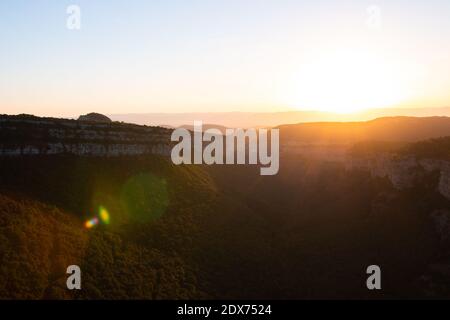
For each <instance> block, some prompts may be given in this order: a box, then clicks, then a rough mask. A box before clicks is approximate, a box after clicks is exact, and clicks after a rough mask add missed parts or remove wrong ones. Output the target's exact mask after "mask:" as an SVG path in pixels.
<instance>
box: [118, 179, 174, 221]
mask: <svg viewBox="0 0 450 320" xmlns="http://www.w3.org/2000/svg"><path fill="white" fill-rule="evenodd" d="M121 204H122V207H123V209H124V211H125V213H126V214H127V215H128V218H129V220H130V221H137V222H149V221H152V220H155V219H158V218H159V217H161V216H162V215H163V214H164V212H165V211H166V209H167V206H168V204H169V194H168V191H167V183H166V180H165V179H164V178H160V177H157V176H155V175H153V174H151V173H141V174H138V175H135V176H133V177H131V178H130V179H129V180H128V181H127V182H126V183H125V185H124V187H123V189H122V193H121Z"/></svg>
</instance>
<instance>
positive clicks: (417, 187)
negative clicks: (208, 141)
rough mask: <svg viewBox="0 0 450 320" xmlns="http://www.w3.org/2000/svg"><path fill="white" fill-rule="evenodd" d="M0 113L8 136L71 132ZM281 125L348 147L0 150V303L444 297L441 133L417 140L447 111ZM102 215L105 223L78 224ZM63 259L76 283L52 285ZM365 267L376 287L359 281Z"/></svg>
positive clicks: (446, 242)
mask: <svg viewBox="0 0 450 320" xmlns="http://www.w3.org/2000/svg"><path fill="white" fill-rule="evenodd" d="M1 119H3V120H4V121H3V122H2V121H0V129H1V128H2V126H3V127H6V128H8V130H12V127H15V128H16V129H15V133H16V134H17V136H18V137H19V138H18V139H19V140H17V141H19V142H20V143H22V144H26V143H27V141H28V140H29V139H30V137H33V136H34V134H30V132H34V133H36V134H37V137H38V138H39V139H38V140H39V141H40V142H43V141H44V142H45V141H46V140H43V139H44V138H45V137H48V136H46V135H45V134H44V133H48V132H49V130H50V129H52V130H53V129H58V130H61V129H64V130H62V133H63V134H60V135H59V137H60V139H61V141H62V142H61V143H64V144H65V143H69V142H70V143H72V142H73V138H72V140H71V139H69V138H68V136H67V134H69V133H70V132H72V133H73V131H71V130H72V129H71V130H69V129H67V128H66V122H65V120H62V123H64V125H61V123H60V122H59V121H57V120H55V119H51V120H49V119H47V120H48V121H49V123H47V124H46V125H44V124H42V123H40V122H39V123H36V120H37V119H35V118H31V124H30V123H28V122H27V121H28V120H29V119H26V118H21V119H19V120H20V121H19V120H17V119H16V120H17V121H16V122H14V121H11V119H6V120H5V118H0V120H1ZM13 120H14V119H13ZM41 120H42V119H41ZM41 120H39V119H38V121H41ZM47 120H46V121H47ZM73 121H74V120H70V121H68V122H67V124H69V126H70V125H72V126H73V127H74V129H73V130H74V132H75V133H77V135H75V137H77V136H78V137H79V136H81V137H83V139H88V140H89V139H90V137H91V136H90V135H87V137H84V136H83V134H87V131H84V130H89V131H92V132H91V133H92V134H93V135H94V136H97V133H99V132H104V130H106V132H108V135H113V136H114V133H113V132H115V131H117V132H119V133H120V134H118V135H117V136H118V138H117V137H116V138H114V139H118V140H117V141H125V138H130V139H131V141H129V143H131V144H133V143H137V142H136V141H134V140H133V139H134V137H135V138H136V140H139V141H140V139H143V137H142V136H141V135H140V132H141V130H148V131H146V132H147V135H149V137H146V139H149V141H151V140H152V139H153V138H152V135H155V137H159V134H160V128H148V127H143V128H139V127H135V126H130V127H128V126H127V125H126V124H115V123H112V124H107V125H105V124H96V126H97V125H105V126H106V127H103V128H102V129H100V128H98V127H95V128H93V127H88V128H87V129H86V128H85V129H83V128H81V127H78V126H79V125H80V124H79V123H78V122H76V121H75V122H73ZM27 123H28V124H27ZM13 124H14V125H13ZM30 130H31V131H30ZM280 130H281V134H282V136H281V138H282V139H285V138H290V139H292V141H295V140H296V139H297V140H299V143H302V141H303V142H305V143H304V149H305V150H306V151H307V152H310V151H311V150H313V149H314V148H315V146H314V144H315V143H316V142H318V143H320V142H321V141H327V142H328V143H330V142H333V143H334V142H336V141H337V142H345V143H347V144H348V148H349V150H352V148H356V150H353V153H349V154H348V157H347V158H345V159H344V160H343V161H331V160H333V159H331V158H330V157H325V158H324V159H325V160H326V161H318V160H317V159H312V158H308V157H305V156H304V155H298V154H295V153H282V154H281V158H280V171H279V173H278V174H277V175H275V176H260V174H259V168H258V167H256V166H251V165H212V166H206V165H181V166H175V165H174V164H173V163H172V162H171V160H170V158H169V157H167V155H164V154H162V155H160V154H124V155H119V156H104V155H98V154H89V156H86V155H85V154H79V153H76V152H72V153H69V152H67V153H60V154H49V153H40V154H30V155H25V154H16V155H15V156H14V157H11V156H5V155H4V154H3V155H0V240H1V241H0V298H2V299H11V298H18V299H119V298H125V299H312V298H322V299H326V298H334V299H375V298H382V299H395V298H449V297H450V259H449V257H450V256H449V252H450V237H449V236H448V235H449V234H450V223H449V221H450V166H448V145H449V144H448V138H439V139H438V138H435V139H432V140H424V141H417V142H416V139H420V140H421V139H422V138H424V137H437V136H440V135H444V134H446V132H447V131H446V130H448V119H447V118H440V117H438V118H385V119H377V120H374V121H368V122H359V123H348V124H342V123H331V124H330V123H328V124H327V123H322V124H318V123H315V124H297V125H292V126H291V125H289V126H281V127H280ZM51 132H53V131H51ZM58 132H60V131H58ZM164 132H167V131H164ZM169 132H170V131H169ZM60 133H61V132H60ZM395 134H398V138H396V136H395ZM134 135H136V136H134ZM4 137H8V139H10V138H11V139H12V137H11V135H3V136H2V135H0V138H1V139H2V140H1V141H0V143H5V140H6V143H11V141H9V140H8V139H4ZM166 137H167V135H166ZM50 138H51V139H53V140H52V141H53V142H56V143H57V142H58V141H57V139H58V136H55V135H53V136H50ZM368 138H370V139H374V138H380V139H388V140H390V142H381V141H379V139H378V141H377V142H376V143H374V142H364V141H362V140H364V139H368ZM158 139H159V138H158ZM302 139H303V140H302ZM396 139H399V140H402V141H403V142H401V143H396V142H395V141H393V140H396ZM96 140H97V139H96ZM17 141H16V142H17ZM33 141H34V140H32V142H33ZM114 141H115V143H116V142H117V141H116V140H114ZM358 141H361V142H358ZM411 141H413V142H411ZM91 142H93V141H90V142H89V143H91ZM107 142H108V140H107V139H106V140H104V139H103V138H102V139H100V140H99V141H97V142H96V143H99V144H101V145H108V143H107ZM73 143H79V144H81V145H84V144H85V143H86V141H85V140H82V141H77V140H75V142H73ZM324 145H327V144H326V143H324ZM368 151H369V152H368ZM105 210H106V212H107V213H108V217H109V219H108V220H107V222H105V221H106V220H105V221H104V220H101V222H100V223H98V224H97V225H94V226H93V227H87V226H86V221H89V220H92V218H94V217H97V216H98V215H100V213H101V212H103V213H104V212H105ZM71 264H76V265H79V266H80V268H81V270H82V288H83V290H81V291H68V290H66V288H65V280H66V278H67V274H66V268H67V266H68V265H71ZM373 264H376V265H379V266H380V267H381V269H382V288H383V290H381V291H370V290H367V287H366V279H367V274H366V269H367V266H369V265H373Z"/></svg>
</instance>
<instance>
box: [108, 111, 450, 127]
mask: <svg viewBox="0 0 450 320" xmlns="http://www.w3.org/2000/svg"><path fill="white" fill-rule="evenodd" d="M108 116H109V117H110V118H111V119H112V120H113V121H123V122H127V123H136V124H141V125H142V124H145V125H152V126H155V125H160V126H162V125H164V126H171V127H179V126H183V125H189V124H192V123H193V122H194V121H195V120H201V121H203V123H211V124H216V125H220V126H224V127H229V128H237V127H239V128H249V127H252V128H255V127H256V128H258V127H274V126H280V125H283V124H295V123H300V122H328V121H332V122H336V121H340V122H348V121H368V120H373V119H376V118H380V117H395V116H409V117H429V116H450V107H443V108H384V109H371V110H366V111H361V112H356V113H352V114H339V113H332V112H321V111H284V112H192V113H141V114H137V113H134V114H133V113H130V114H110V115H108Z"/></svg>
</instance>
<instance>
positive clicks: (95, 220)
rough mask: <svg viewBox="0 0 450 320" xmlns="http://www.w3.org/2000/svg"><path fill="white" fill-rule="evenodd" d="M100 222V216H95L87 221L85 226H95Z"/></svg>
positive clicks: (89, 227) (87, 227) (88, 227)
mask: <svg viewBox="0 0 450 320" xmlns="http://www.w3.org/2000/svg"><path fill="white" fill-rule="evenodd" d="M98 222H99V221H98V218H97V217H95V218H92V219H90V220H88V221H86V223H85V224H84V226H85V227H86V229H91V228H93V227H95V226H96V225H98Z"/></svg>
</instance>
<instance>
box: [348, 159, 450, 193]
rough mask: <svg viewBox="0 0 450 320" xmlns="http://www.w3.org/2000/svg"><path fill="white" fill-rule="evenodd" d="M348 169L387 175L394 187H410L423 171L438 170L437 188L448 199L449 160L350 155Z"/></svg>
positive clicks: (381, 175) (382, 175)
mask: <svg viewBox="0 0 450 320" xmlns="http://www.w3.org/2000/svg"><path fill="white" fill-rule="evenodd" d="M346 168H347V169H348V170H355V169H357V170H367V171H369V172H370V174H371V175H372V176H373V177H382V178H383V177H387V178H388V179H389V180H390V181H391V183H392V185H393V186H394V187H395V188H396V189H399V190H401V189H405V188H410V187H412V186H413V185H414V183H415V182H416V181H417V178H419V177H420V176H421V175H423V174H424V173H430V172H432V171H438V172H439V184H438V186H437V190H438V191H439V193H440V194H442V195H443V196H444V197H446V198H447V199H450V162H448V161H444V160H436V159H416V158H415V157H413V156H398V155H395V154H379V155H376V156H371V157H351V156H349V157H348V159H347V161H346Z"/></svg>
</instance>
